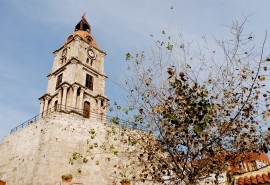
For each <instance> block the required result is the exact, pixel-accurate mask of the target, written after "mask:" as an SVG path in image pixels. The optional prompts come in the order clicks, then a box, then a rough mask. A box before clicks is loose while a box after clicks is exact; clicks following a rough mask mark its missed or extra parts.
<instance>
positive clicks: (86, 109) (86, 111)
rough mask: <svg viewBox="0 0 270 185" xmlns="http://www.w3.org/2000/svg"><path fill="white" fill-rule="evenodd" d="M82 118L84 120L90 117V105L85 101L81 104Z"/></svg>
mask: <svg viewBox="0 0 270 185" xmlns="http://www.w3.org/2000/svg"><path fill="white" fill-rule="evenodd" d="M83 116H84V117H85V118H89V117H90V103H89V102H88V101H85V102H84V104H83Z"/></svg>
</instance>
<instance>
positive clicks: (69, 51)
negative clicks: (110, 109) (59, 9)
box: [39, 16, 108, 120]
mask: <svg viewBox="0 0 270 185" xmlns="http://www.w3.org/2000/svg"><path fill="white" fill-rule="evenodd" d="M105 55H106V53H105V52H104V51H102V50H101V49H99V47H98V44H97V43H96V41H95V40H94V38H93V36H92V35H91V26H90V25H89V24H88V22H87V21H86V19H85V18H84V16H83V17H82V19H81V20H80V22H79V23H78V24H77V25H76V26H75V29H74V32H73V33H72V34H71V35H70V36H69V37H68V38H67V40H66V41H65V43H64V45H63V46H62V47H60V48H59V49H57V50H55V51H54V62H53V67H52V71H51V73H49V74H48V89H47V92H46V93H45V94H44V95H43V96H41V97H40V98H39V100H40V113H42V114H47V113H48V112H52V111H63V112H66V113H69V112H72V113H77V114H79V115H82V116H84V117H85V118H89V119H95V120H96V119H101V120H104V118H105V114H106V104H107V101H108V99H107V98H106V96H105V80H106V78H107V77H106V74H105V73H104V56H105ZM43 116H44V115H43Z"/></svg>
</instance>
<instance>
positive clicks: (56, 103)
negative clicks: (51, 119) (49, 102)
mask: <svg viewBox="0 0 270 185" xmlns="http://www.w3.org/2000/svg"><path fill="white" fill-rule="evenodd" d="M57 105H58V100H56V101H55V102H54V111H57Z"/></svg>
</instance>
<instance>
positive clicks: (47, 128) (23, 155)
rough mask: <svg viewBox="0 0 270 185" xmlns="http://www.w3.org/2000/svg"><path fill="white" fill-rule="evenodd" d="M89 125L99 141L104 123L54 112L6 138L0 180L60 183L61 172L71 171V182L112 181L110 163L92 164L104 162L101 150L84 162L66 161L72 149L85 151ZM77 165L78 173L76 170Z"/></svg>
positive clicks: (19, 184)
mask: <svg viewBox="0 0 270 185" xmlns="http://www.w3.org/2000/svg"><path fill="white" fill-rule="evenodd" d="M89 128H95V129H97V130H98V132H99V135H100V137H99V138H98V139H99V140H102V137H103V135H104V133H105V129H106V125H104V123H99V122H91V121H90V120H89V119H85V118H83V117H81V116H78V115H76V114H65V113H60V112H54V113H51V114H50V115H48V116H46V117H45V118H42V119H40V120H38V121H37V122H35V123H33V124H31V125H29V126H28V127H26V128H23V129H22V130H19V131H17V132H15V133H12V134H11V135H9V136H7V137H5V138H4V139H3V141H2V142H1V143H0V151H1V153H0V179H2V180H4V181H6V182H7V185H61V184H63V183H62V181H61V175H63V174H67V173H71V174H73V179H72V183H71V184H80V185H89V184H95V185H103V184H104V185H107V184H113V183H112V182H111V178H110V175H111V174H112V173H113V169H112V166H110V163H106V162H102V163H100V164H99V165H97V164H95V163H97V162H96V161H97V160H99V161H104V158H105V157H106V156H105V155H104V156H103V154H102V153H100V154H98V153H97V155H96V157H95V160H93V161H89V162H88V163H87V164H83V163H75V164H74V165H70V164H69V158H70V157H71V156H72V154H73V152H74V151H77V152H82V153H83V152H85V150H86V140H87V139H89ZM108 144H109V143H108ZM112 160H119V159H112ZM119 162H120V160H119ZM79 168H80V169H81V170H82V173H81V174H79V173H77V169H79ZM119 182H120V181H118V183H117V184H120V183H119Z"/></svg>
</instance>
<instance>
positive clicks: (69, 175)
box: [61, 173, 72, 180]
mask: <svg viewBox="0 0 270 185" xmlns="http://www.w3.org/2000/svg"><path fill="white" fill-rule="evenodd" d="M61 178H62V179H65V180H67V179H72V174H70V173H68V174H64V175H62V176H61Z"/></svg>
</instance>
